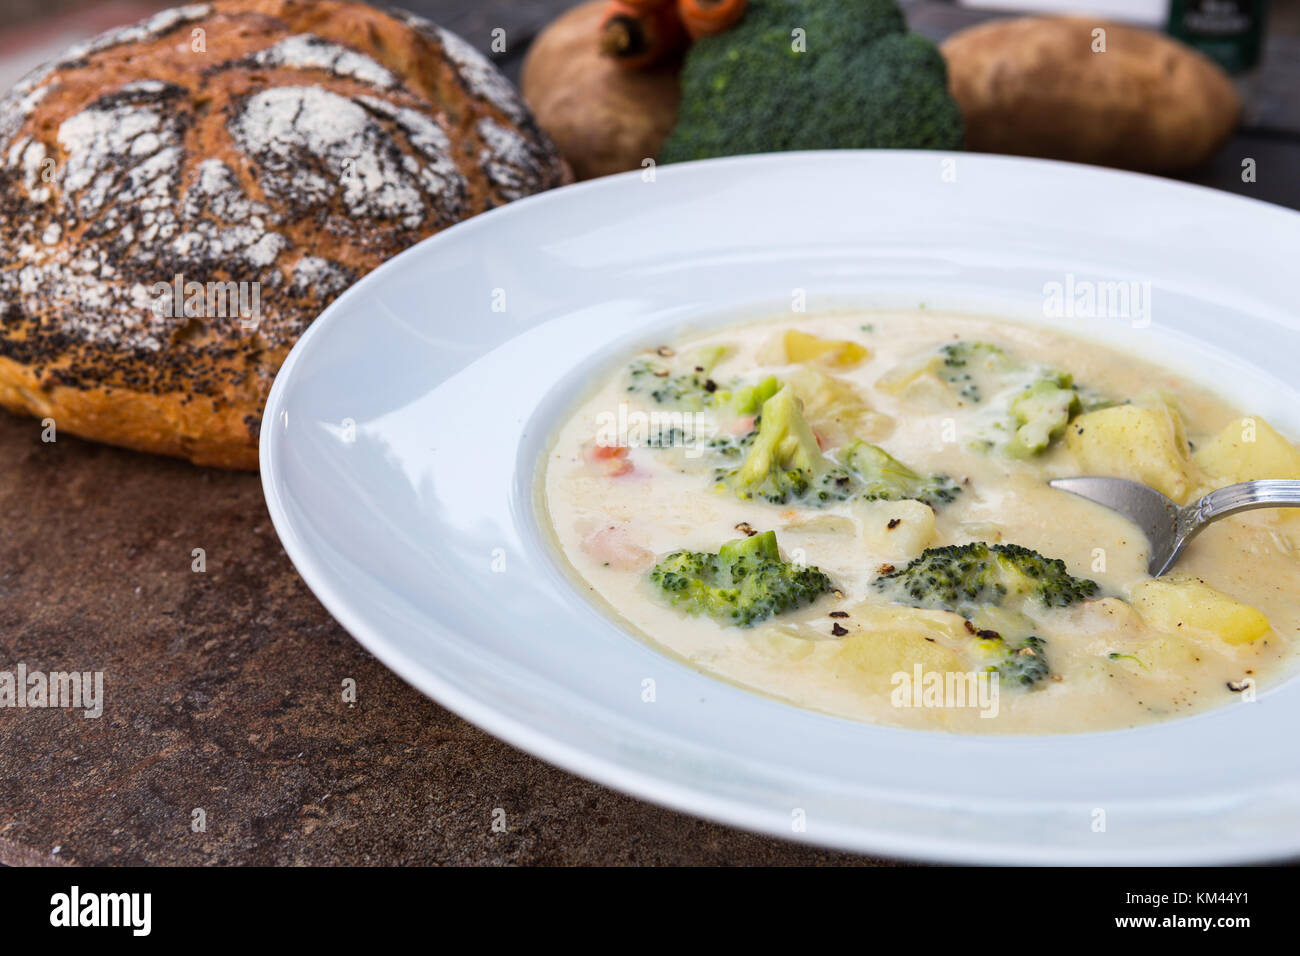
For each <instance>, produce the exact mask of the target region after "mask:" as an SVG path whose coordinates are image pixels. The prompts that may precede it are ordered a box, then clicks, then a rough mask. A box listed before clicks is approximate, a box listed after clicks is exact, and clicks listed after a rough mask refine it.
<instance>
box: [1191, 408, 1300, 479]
mask: <svg viewBox="0 0 1300 956" xmlns="http://www.w3.org/2000/svg"><path fill="white" fill-rule="evenodd" d="M1194 457H1195V460H1196V463H1197V464H1198V465H1200V466H1201V469H1202V470H1203V471H1204V472H1205V473H1206V474H1207V475H1209V476H1210V477H1211V478H1214V479H1215V483H1216V484H1217V485H1220V486H1222V485H1232V484H1236V483H1237V482H1240V481H1258V480H1260V479H1262V478H1300V448H1296V446H1295V445H1293V444H1291V443H1290V442H1289V441H1287V440H1286V439H1285V438H1283V437H1282V436H1281V435H1279V434H1278V433H1277V432H1276V431H1275V430H1274V429H1273V427H1272V426H1271V425H1269V423H1268V422H1266V421H1264V419H1262V418H1243V419H1240V420H1239V421H1235V422H1233V423H1232V424H1230V425H1228V427H1226V428H1225V429H1223V431H1221V432H1219V434H1218V435H1216V436H1214V438H1213V439H1211V440H1210V442H1209V443H1208V444H1206V445H1205V446H1203V447H1202V448H1200V449H1198V450H1197V452H1196V455H1195V456H1194Z"/></svg>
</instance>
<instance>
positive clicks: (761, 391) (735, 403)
mask: <svg viewBox="0 0 1300 956" xmlns="http://www.w3.org/2000/svg"><path fill="white" fill-rule="evenodd" d="M780 390H781V382H780V381H779V380H778V379H777V377H776V376H775V375H769V376H768V377H767V378H765V379H763V380H762V381H761V382H759V383H758V384H757V385H746V386H744V387H743V388H738V389H736V394H735V395H734V396H733V398H732V400H731V405H732V408H734V409H735V410H736V413H737V414H739V415H753V414H754V413H755V412H757V411H758V410H759V409H761V408H762V407H763V403H764V402H766V401H767V400H768V399H769V398H771V397H772V396H773V395H775V394H776V393H777V392H779V391H780Z"/></svg>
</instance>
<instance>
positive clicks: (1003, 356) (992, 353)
mask: <svg viewBox="0 0 1300 956" xmlns="http://www.w3.org/2000/svg"><path fill="white" fill-rule="evenodd" d="M939 357H940V358H941V359H942V362H941V363H940V366H939V375H940V377H941V378H942V379H943V380H944V381H945V382H947V383H948V384H949V385H950V386H951V387H952V388H953V390H954V391H956V392H957V394H958V395H960V396H961V397H962V398H965V399H967V400H968V401H971V402H981V401H983V400H984V397H985V393H986V392H987V391H988V390H989V384H990V378H991V379H992V384H993V388H994V390H996V389H997V388H998V387H999V386H1000V384H1001V383H1000V381H999V379H1000V378H1001V376H1003V375H1005V374H1006V373H1007V371H1009V370H1010V368H1011V367H1012V362H1011V358H1010V356H1008V355H1007V353H1006V352H1005V351H1003V350H1002V349H1000V348H998V347H997V346H996V345H991V344H989V343H988V342H952V343H950V344H948V345H945V346H942V347H941V348H940V349H939Z"/></svg>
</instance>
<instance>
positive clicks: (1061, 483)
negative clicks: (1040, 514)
mask: <svg viewBox="0 0 1300 956" xmlns="http://www.w3.org/2000/svg"><path fill="white" fill-rule="evenodd" d="M1049 484H1050V485H1051V486H1052V487H1053V488H1057V489H1060V490H1061V491H1068V492H1069V493H1070V494H1072V495H1078V496H1079V497H1080V498H1087V499H1088V500H1089V501H1095V502H1096V503H1097V504H1099V505H1104V506H1105V507H1107V508H1109V509H1111V510H1112V511H1114V512H1116V513H1117V514H1121V515H1123V516H1124V517H1125V518H1128V520H1129V521H1132V522H1133V523H1134V524H1135V525H1137V526H1138V527H1139V528H1140V529H1142V533H1143V534H1144V535H1146V537H1147V541H1148V542H1150V545H1151V553H1150V556H1149V558H1148V560H1147V570H1148V571H1149V572H1150V573H1151V576H1152V577H1156V578H1158V577H1160V575H1162V574H1164V573H1165V572H1166V571H1168V570H1169V569H1170V568H1172V567H1173V566H1174V564H1175V563H1177V561H1178V559H1179V557H1181V556H1182V553H1183V549H1184V548H1186V547H1187V543H1188V542H1189V541H1191V540H1192V538H1194V537H1196V535H1198V534H1199V533H1200V532H1201V530H1202V529H1203V528H1204V527H1205V526H1206V525H1208V524H1210V522H1212V521H1218V520H1219V519H1220V518H1226V517H1227V516H1228V515H1235V514H1238V513H1240V512H1242V511H1253V510H1255V509H1256V508H1297V507H1300V481H1297V480H1292V479H1280V478H1279V479H1267V480H1263V481H1245V482H1242V483H1241V484H1237V485H1228V486H1227V487H1225V488H1218V489H1216V490H1214V491H1211V492H1210V493H1209V494H1208V495H1206V496H1205V497H1204V498H1201V499H1199V500H1197V501H1193V502H1191V503H1190V504H1187V505H1182V506H1180V505H1178V504H1175V503H1174V502H1173V501H1171V500H1170V499H1168V498H1166V497H1165V496H1164V495H1162V494H1161V493H1160V492H1158V491H1156V490H1155V489H1154V488H1150V487H1148V486H1146V485H1144V484H1141V483H1140V482H1136V481H1129V480H1128V479H1126V478H1101V477H1096V476H1088V477H1081V478H1058V479H1056V480H1055V481H1052V482H1049Z"/></svg>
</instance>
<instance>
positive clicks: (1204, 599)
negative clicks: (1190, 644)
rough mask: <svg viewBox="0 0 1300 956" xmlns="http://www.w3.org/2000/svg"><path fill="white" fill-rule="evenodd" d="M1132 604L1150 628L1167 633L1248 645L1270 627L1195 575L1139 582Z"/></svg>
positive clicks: (1245, 606) (1249, 610) (1250, 611)
mask: <svg viewBox="0 0 1300 956" xmlns="http://www.w3.org/2000/svg"><path fill="white" fill-rule="evenodd" d="M1133 605H1134V607H1136V608H1137V609H1138V613H1139V614H1141V615H1142V616H1143V617H1144V618H1145V619H1146V621H1147V623H1148V624H1150V625H1151V626H1152V627H1153V628H1155V629H1156V630H1157V631H1164V632H1165V633H1167V634H1188V635H1190V636H1193V637H1195V636H1198V635H1206V636H1211V637H1217V638H1219V639H1220V640H1222V641H1226V642H1227V643H1229V644H1249V643H1250V642H1251V641H1256V640H1259V639H1260V638H1261V637H1263V636H1264V635H1265V634H1267V633H1268V632H1269V631H1270V630H1271V629H1272V628H1271V626H1270V625H1269V623H1268V618H1266V617H1265V616H1264V615H1263V614H1261V613H1260V612H1259V611H1257V610H1255V609H1254V608H1253V607H1251V606H1250V605H1248V604H1242V603H1241V602H1240V601H1236V600H1233V599H1232V598H1230V597H1228V595H1226V594H1224V593H1223V592H1221V591H1216V590H1215V589H1214V588H1212V587H1210V586H1209V585H1208V584H1206V583H1205V582H1204V581H1202V580H1200V579H1198V578H1178V577H1169V578H1157V579H1155V580H1152V581H1147V582H1146V583H1144V584H1142V585H1140V586H1139V587H1138V589H1137V591H1136V592H1135V593H1134V595H1133Z"/></svg>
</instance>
